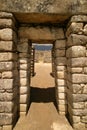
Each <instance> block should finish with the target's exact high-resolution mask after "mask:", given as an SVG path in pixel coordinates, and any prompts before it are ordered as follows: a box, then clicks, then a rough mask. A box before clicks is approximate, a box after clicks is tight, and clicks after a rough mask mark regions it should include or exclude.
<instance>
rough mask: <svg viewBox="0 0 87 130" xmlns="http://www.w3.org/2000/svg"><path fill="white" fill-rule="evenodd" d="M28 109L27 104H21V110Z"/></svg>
mask: <svg viewBox="0 0 87 130" xmlns="http://www.w3.org/2000/svg"><path fill="white" fill-rule="evenodd" d="M26 110H27V105H26V104H20V111H21V112H26Z"/></svg>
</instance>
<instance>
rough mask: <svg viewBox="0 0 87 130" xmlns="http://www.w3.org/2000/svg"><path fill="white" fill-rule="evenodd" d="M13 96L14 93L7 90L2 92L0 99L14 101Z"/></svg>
mask: <svg viewBox="0 0 87 130" xmlns="http://www.w3.org/2000/svg"><path fill="white" fill-rule="evenodd" d="M13 98H14V97H13V93H7V92H5V93H1V94H0V101H12V100H13Z"/></svg>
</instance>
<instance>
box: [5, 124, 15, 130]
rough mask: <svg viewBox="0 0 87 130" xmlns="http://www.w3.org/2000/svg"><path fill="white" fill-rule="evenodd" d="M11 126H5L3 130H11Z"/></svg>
mask: <svg viewBox="0 0 87 130" xmlns="http://www.w3.org/2000/svg"><path fill="white" fill-rule="evenodd" d="M12 128H13V126H12V125H5V126H3V130H12Z"/></svg>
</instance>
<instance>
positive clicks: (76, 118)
mask: <svg viewBox="0 0 87 130" xmlns="http://www.w3.org/2000/svg"><path fill="white" fill-rule="evenodd" d="M72 118H73V123H79V122H80V116H73V117H72Z"/></svg>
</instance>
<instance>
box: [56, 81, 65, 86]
mask: <svg viewBox="0 0 87 130" xmlns="http://www.w3.org/2000/svg"><path fill="white" fill-rule="evenodd" d="M57 84H58V86H64V85H66V83H65V80H63V79H57Z"/></svg>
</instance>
